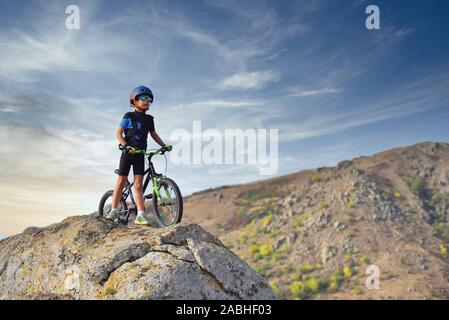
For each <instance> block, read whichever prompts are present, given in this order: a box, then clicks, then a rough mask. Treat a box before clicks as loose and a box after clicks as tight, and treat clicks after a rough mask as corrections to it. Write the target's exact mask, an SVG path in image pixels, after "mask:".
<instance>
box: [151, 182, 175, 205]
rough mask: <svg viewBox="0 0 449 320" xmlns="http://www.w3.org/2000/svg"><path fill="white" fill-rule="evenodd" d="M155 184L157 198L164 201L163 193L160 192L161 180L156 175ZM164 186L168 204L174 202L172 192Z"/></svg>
mask: <svg viewBox="0 0 449 320" xmlns="http://www.w3.org/2000/svg"><path fill="white" fill-rule="evenodd" d="M153 186H154V192H155V193H156V197H157V200H158V201H159V202H161V203H162V198H161V193H160V192H159V181H158V180H157V178H156V177H153ZM163 188H164V192H165V196H166V197H167V199H168V204H172V203H173V199H172V197H171V195H170V192H168V189H167V186H165V185H164V186H163Z"/></svg>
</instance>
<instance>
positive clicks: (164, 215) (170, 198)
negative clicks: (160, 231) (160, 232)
mask: <svg viewBox="0 0 449 320" xmlns="http://www.w3.org/2000/svg"><path fill="white" fill-rule="evenodd" d="M158 188H159V189H158V192H159V195H160V200H161V201H159V200H158V197H157V194H156V190H154V193H153V207H154V212H155V214H156V218H157V219H158V220H159V223H161V224H162V225H163V226H171V225H173V224H176V223H180V222H181V219H182V210H183V207H182V195H181V191H180V190H179V187H178V185H177V184H176V183H175V182H174V181H173V180H171V179H169V178H162V179H161V180H160V181H159V183H158Z"/></svg>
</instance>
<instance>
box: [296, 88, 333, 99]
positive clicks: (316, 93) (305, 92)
mask: <svg viewBox="0 0 449 320" xmlns="http://www.w3.org/2000/svg"><path fill="white" fill-rule="evenodd" d="M339 92H341V89H335V88H330V87H327V88H322V89H317V90H304V89H292V90H291V93H290V94H289V95H288V96H290V97H310V96H321V95H323V94H329V93H339Z"/></svg>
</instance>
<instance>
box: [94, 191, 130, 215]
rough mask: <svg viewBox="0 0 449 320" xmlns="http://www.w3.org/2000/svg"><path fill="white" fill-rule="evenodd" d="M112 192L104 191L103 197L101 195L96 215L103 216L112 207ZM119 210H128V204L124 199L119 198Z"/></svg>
mask: <svg viewBox="0 0 449 320" xmlns="http://www.w3.org/2000/svg"><path fill="white" fill-rule="evenodd" d="M113 194H114V190H109V191H106V192H105V194H104V195H103V197H101V200H100V204H99V205H98V215H97V216H98V217H99V218H101V217H105V216H106V215H107V214H108V213H109V211H111V209H112V195H113ZM118 209H119V212H121V213H122V212H123V213H124V212H126V211H127V210H128V206H127V204H126V201H125V200H123V199H121V200H120V203H119V207H118Z"/></svg>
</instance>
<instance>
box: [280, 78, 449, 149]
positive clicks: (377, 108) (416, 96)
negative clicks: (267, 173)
mask: <svg viewBox="0 0 449 320" xmlns="http://www.w3.org/2000/svg"><path fill="white" fill-rule="evenodd" d="M447 86H449V77H448V75H444V74H443V75H435V76H429V77H427V78H422V79H419V80H416V81H414V82H411V83H408V84H405V85H403V86H402V87H400V88H396V89H395V90H393V91H392V92H389V93H386V94H384V95H379V96H378V97H377V98H376V100H375V102H370V101H367V102H365V103H363V102H360V103H359V105H358V106H352V107H351V108H350V109H349V110H341V111H339V112H338V114H335V113H327V114H326V113H319V115H317V116H312V117H309V118H307V119H306V120H304V121H299V122H295V123H294V124H279V125H278V127H279V128H280V133H279V138H280V140H281V141H294V140H302V139H307V138H313V137H319V136H324V135H328V134H334V133H337V132H340V131H342V130H346V129H349V128H354V127H358V126H361V125H366V124H370V123H375V122H380V121H385V120H390V119H395V118H400V117H403V116H407V115H412V114H416V113H419V112H423V111H427V110H430V109H432V108H436V107H438V106H441V104H444V103H448V102H449V97H448V96H447V94H446V88H447Z"/></svg>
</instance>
